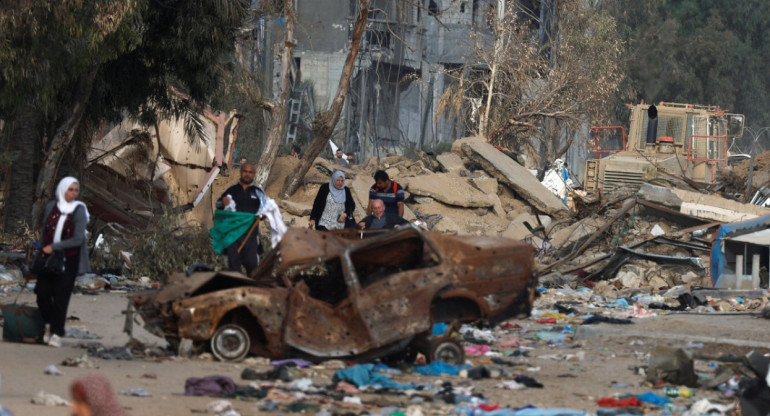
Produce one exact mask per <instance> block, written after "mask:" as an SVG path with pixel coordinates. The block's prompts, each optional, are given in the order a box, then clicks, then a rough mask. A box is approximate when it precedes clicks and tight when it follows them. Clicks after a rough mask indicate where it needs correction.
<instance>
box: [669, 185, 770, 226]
mask: <svg viewBox="0 0 770 416" xmlns="http://www.w3.org/2000/svg"><path fill="white" fill-rule="evenodd" d="M671 192H672V193H674V195H676V196H677V197H679V199H681V200H682V205H681V207H680V211H681V212H682V213H683V214H687V215H692V216H694V217H698V218H703V219H707V220H713V221H724V222H738V221H745V220H750V219H752V218H757V217H761V216H763V215H767V214H770V209H769V208H765V207H760V206H758V205H752V204H742V203H740V202H736V201H731V200H729V199H725V198H722V197H719V196H715V195H707V194H701V193H699V192H691V191H685V190H683V189H672V190H671Z"/></svg>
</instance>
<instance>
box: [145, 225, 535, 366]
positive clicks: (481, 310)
mask: <svg viewBox="0 0 770 416" xmlns="http://www.w3.org/2000/svg"><path fill="white" fill-rule="evenodd" d="M533 267H534V257H533V249H532V247H531V246H530V245H528V244H526V243H523V242H519V241H514V240H510V239H505V238H497V237H471V236H450V235H444V234H440V233H436V232H430V231H424V230H422V229H420V228H418V227H416V226H406V227H402V228H400V229H397V230H394V231H389V232H387V233H384V234H382V235H379V236H377V237H372V238H368V239H354V238H352V234H351V235H345V234H344V233H342V234H335V233H332V232H318V231H313V230H307V229H300V228H293V229H290V230H289V232H288V233H287V234H286V235H285V236H284V238H283V240H282V241H281V243H280V244H279V245H278V246H276V248H275V249H274V250H272V251H271V252H270V253H269V254H268V255H267V256H266V257H265V258H264V259H263V261H262V263H261V264H260V266H259V267H258V268H257V269H256V270H255V271H254V272H253V273H252V275H251V276H250V277H247V276H245V275H242V274H239V273H234V272H195V273H191V274H190V275H189V276H188V275H186V274H184V273H176V274H174V275H173V276H171V277H170V278H169V280H168V283H167V284H166V285H165V286H163V287H162V288H161V289H159V290H158V291H156V292H147V293H142V294H137V295H134V296H132V297H131V302H133V304H134V306H135V307H136V309H137V311H138V313H139V314H140V315H141V316H142V318H143V320H144V323H145V327H146V328H147V329H148V330H149V331H150V332H152V333H154V334H156V335H158V336H162V337H164V338H165V339H166V340H167V341H168V342H169V343H170V344H171V345H172V346H173V345H175V344H178V342H179V341H180V340H181V339H183V338H187V339H191V340H193V342H195V343H198V345H201V346H206V347H208V348H210V350H211V352H212V353H213V354H214V356H216V357H217V358H218V359H220V360H226V361H237V360H242V359H243V358H245V357H246V356H247V355H249V354H255V355H259V356H266V357H270V358H279V357H303V358H309V359H316V360H318V359H323V358H331V357H336V358H342V357H345V358H350V359H359V360H360V359H373V358H377V357H383V356H386V355H390V354H395V353H399V352H403V351H405V350H408V349H411V350H414V351H421V352H423V353H425V355H426V357H427V358H428V359H429V360H435V359H441V360H442V361H448V362H453V361H454V362H457V361H461V360H462V359H463V349H462V348H461V347H460V346H459V344H458V343H457V342H455V341H453V340H451V339H450V338H448V337H441V336H439V337H430V335H431V329H432V326H433V324H434V323H436V322H446V323H450V324H457V323H460V322H481V321H483V322H488V323H490V324H494V323H497V322H500V321H502V320H505V319H508V318H511V317H515V316H521V315H528V314H529V313H530V310H531V307H532V302H533V300H534V296H535V286H536V283H537V282H536V277H535V275H534V271H533ZM450 327H451V325H450Z"/></svg>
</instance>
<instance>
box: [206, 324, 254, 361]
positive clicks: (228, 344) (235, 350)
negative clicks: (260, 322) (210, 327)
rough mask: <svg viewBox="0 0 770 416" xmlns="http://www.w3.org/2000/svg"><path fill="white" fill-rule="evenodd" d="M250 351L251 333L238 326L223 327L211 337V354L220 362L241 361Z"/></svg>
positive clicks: (228, 325)
mask: <svg viewBox="0 0 770 416" xmlns="http://www.w3.org/2000/svg"><path fill="white" fill-rule="evenodd" d="M250 349H251V338H250V337H249V333H248V331H246V329H245V328H243V327H242V326H240V325H238V324H226V325H222V326H220V327H219V328H217V330H216V332H214V336H213V337H211V353H212V354H214V357H217V359H219V360H220V361H241V360H243V359H244V358H246V356H247V355H248V354H249V350H250Z"/></svg>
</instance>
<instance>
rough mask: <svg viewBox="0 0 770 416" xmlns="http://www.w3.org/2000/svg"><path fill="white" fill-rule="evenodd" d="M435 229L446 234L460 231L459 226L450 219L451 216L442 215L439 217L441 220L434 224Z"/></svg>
mask: <svg viewBox="0 0 770 416" xmlns="http://www.w3.org/2000/svg"><path fill="white" fill-rule="evenodd" d="M436 231H438V232H440V233H446V234H458V233H459V232H460V226H459V225H457V223H456V222H454V221H452V219H451V218H449V217H443V218H441V221H439V222H438V224H436Z"/></svg>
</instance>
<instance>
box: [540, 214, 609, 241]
mask: <svg viewBox="0 0 770 416" xmlns="http://www.w3.org/2000/svg"><path fill="white" fill-rule="evenodd" d="M600 226H601V223H600V221H599V220H597V219H595V218H584V219H583V220H581V221H578V222H576V223H574V224H572V225H570V226H568V227H565V228H561V229H559V230H557V231H556V232H549V236H550V237H551V244H553V246H554V247H561V246H563V245H564V244H567V243H574V242H577V241H580V240H581V239H582V238H584V237H587V236H589V235H591V234H593V233H595V232H596V230H598V229H599V227H600Z"/></svg>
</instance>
